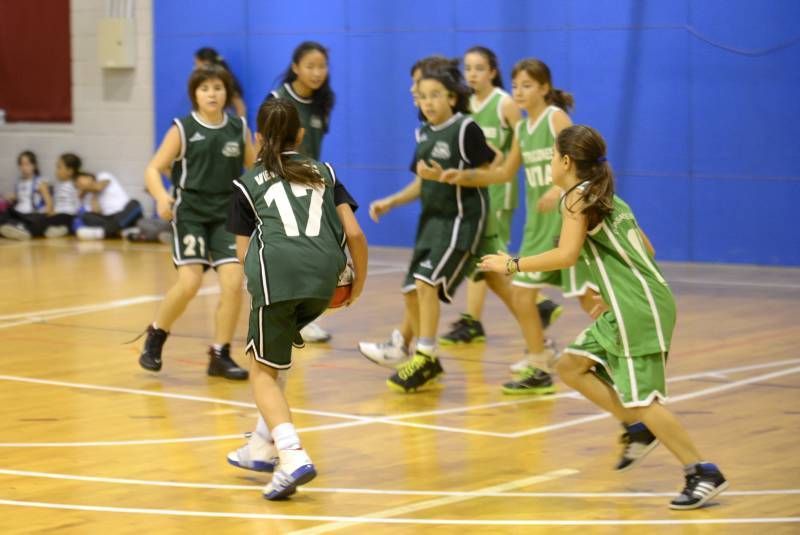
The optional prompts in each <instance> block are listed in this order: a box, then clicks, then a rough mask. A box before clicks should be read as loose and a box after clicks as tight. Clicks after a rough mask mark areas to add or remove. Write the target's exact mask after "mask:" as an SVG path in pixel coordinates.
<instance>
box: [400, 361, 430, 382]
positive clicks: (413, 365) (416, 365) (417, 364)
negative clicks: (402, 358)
mask: <svg viewBox="0 0 800 535" xmlns="http://www.w3.org/2000/svg"><path fill="white" fill-rule="evenodd" d="M427 362H428V359H427V358H426V357H423V356H422V355H414V358H412V359H411V360H410V361H409V362H408V364H406V365H405V366H403V367H402V368H400V369H399V370H398V371H397V375H399V376H400V379H403V380H404V381H405V380H406V379H408V378H409V377H411V376H412V375H414V373H415V372H416V371H417V370H419V369H420V368H422V367H423V366H425V364H427Z"/></svg>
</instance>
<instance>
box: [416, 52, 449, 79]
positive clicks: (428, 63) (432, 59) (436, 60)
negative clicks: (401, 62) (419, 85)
mask: <svg viewBox="0 0 800 535" xmlns="http://www.w3.org/2000/svg"><path fill="white" fill-rule="evenodd" d="M451 65H455V67H456V68H458V60H457V59H450V58H446V57H444V56H442V55H439V54H434V55H433V56H426V57H424V58H422V59H418V60H417V61H416V62H414V64H413V65H412V66H411V72H410V73H409V74H410V75H411V77H412V78H413V77H414V72H415V71H417V70H420V71H422V70H424V69H433V68H437V67H443V68H446V67H449V66H451Z"/></svg>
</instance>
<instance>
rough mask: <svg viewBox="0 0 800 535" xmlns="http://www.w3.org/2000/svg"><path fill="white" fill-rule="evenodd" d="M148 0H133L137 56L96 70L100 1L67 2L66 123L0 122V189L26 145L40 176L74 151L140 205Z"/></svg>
mask: <svg viewBox="0 0 800 535" xmlns="http://www.w3.org/2000/svg"><path fill="white" fill-rule="evenodd" d="M151 1H152V0H135V12H134V18H135V24H136V34H137V35H136V46H137V60H136V68H134V69H118V70H114V69H101V68H100V66H99V64H98V61H97V21H98V20H99V19H100V18H102V17H104V16H105V6H106V2H105V0H71V2H70V26H71V29H70V33H71V52H72V124H67V123H60V124H55V123H54V124H51V123H9V124H4V125H0V192H2V193H6V192H10V191H11V190H12V188H13V184H14V182H15V181H16V177H17V166H16V157H17V154H19V152H20V151H22V150H25V149H30V150H33V151H34V152H35V153H36V155H37V156H38V157H39V167H40V169H41V172H42V175H43V176H45V177H47V178H52V177H53V174H54V168H55V162H56V159H57V158H58V155H59V154H61V153H63V152H74V153H76V154H77V155H79V156H80V157H81V159H82V160H83V162H84V168H85V169H86V170H88V171H92V172H97V171H109V172H111V173H113V174H114V175H115V176H117V177H118V178H119V179H120V181H121V182H122V184H123V186H124V187H125V189H126V190H127V191H128V193H129V194H130V195H131V196H133V197H136V198H138V199H139V200H140V201H143V202H142V205H143V206H144V207H145V209H149V208H150V207H151V205H152V204H151V203H150V202H149V201H148V202H144V201H145V200H146V199H148V196H147V194H146V193H145V192H144V186H143V184H144V178H143V174H144V166H145V164H147V162H148V161H149V159H150V157H151V156H152V153H153V107H154V105H153V17H152V3H151Z"/></svg>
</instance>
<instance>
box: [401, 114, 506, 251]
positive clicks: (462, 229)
mask: <svg viewBox="0 0 800 535" xmlns="http://www.w3.org/2000/svg"><path fill="white" fill-rule="evenodd" d="M471 122H473V121H472V119H471V118H470V117H468V116H466V115H463V114H462V113H456V114H455V115H453V116H452V117H451V118H450V119H448V120H447V121H446V122H444V123H443V124H440V125H436V126H432V125H430V124H428V123H423V125H422V126H421V127H419V128H418V129H417V131H416V137H417V147H416V153H415V161H419V160H426V161H431V160H435V161H436V162H438V163H439V165H441V166H442V169H469V168H471V167H472V165H471V164H470V163H469V162H467V159H466V156H465V155H464V154H462V150H461V147H462V146H463V139H464V135H465V130H466V126H467V125H468V124H469V123H471ZM420 200H421V202H422V213H421V214H420V220H421V222H423V223H426V222H427V220H430V219H437V220H442V221H444V220H447V221H448V222H449V224H450V227H452V229H453V230H452V232H453V235H454V236H453V237H452V238H451V237H448V236H443V237H442V239H445V240H451V241H452V242H453V244H454V247H455V248H457V249H459V250H462V251H470V250H474V249H475V248H476V247H477V245H478V240H479V238H480V236H481V235H482V234H481V233H482V231H483V230H484V226H485V225H486V224H487V223H488V221H490V220H491V219H492V218H489V217H487V216H488V209H489V207H488V194H487V192H486V188H467V187H461V186H453V185H450V184H445V183H443V182H438V181H435V180H423V181H422V189H421V192H420ZM448 228H449V227H448ZM417 245H419V244H417Z"/></svg>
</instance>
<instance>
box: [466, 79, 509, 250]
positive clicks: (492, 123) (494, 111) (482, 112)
mask: <svg viewBox="0 0 800 535" xmlns="http://www.w3.org/2000/svg"><path fill="white" fill-rule="evenodd" d="M506 97H508V98H511V97H510V95H509V94H508V93H506V92H505V91H503V90H502V89H500V88H499V87H495V88H494V91H492V93H491V94H490V95H489V96H488V97H486V100H484V101H483V102H481V103H480V104H478V102H477V99H476V98H475V95H473V96H472V97H470V101H469V105H470V109H471V110H472V118H473V119H474V121H475V122H476V123H478V126H480V127H481V129H482V130H483V135H484V136H486V141H487V142H489V143H490V144H491V145H492V146H493V147H494V148H496V149H498V150H499V151H500V152H502V153H503V155H504V156H505V155H508V151H509V149H510V148H511V142H512V139H513V137H512V135H511V134H512V133H513V130H512V128H511V125H509V124H508V123H506V120H505V118H503V110H502V103H503V100H504V99H505V98H506ZM488 190H489V202H490V206H491V210H492V212H496V211H498V210H514V209H515V208H516V207H517V204H518V203H519V183H518V181H517V180H516V179H514V180H512V181H511V182H506V183H505V184H492V185H490V186H489V188H488ZM487 235H488V234H487Z"/></svg>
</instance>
